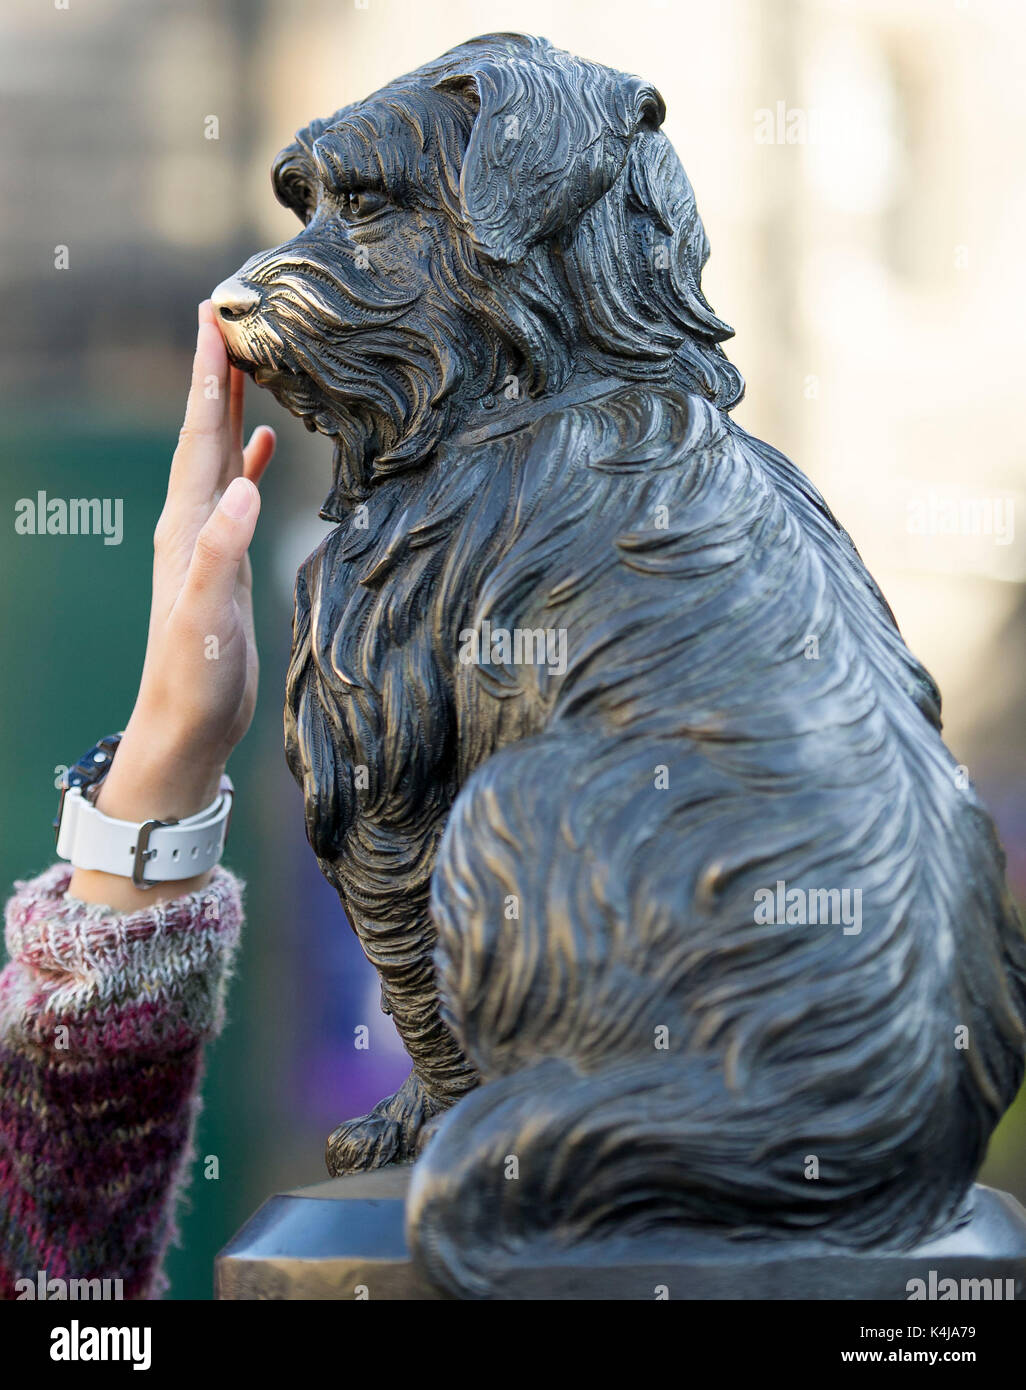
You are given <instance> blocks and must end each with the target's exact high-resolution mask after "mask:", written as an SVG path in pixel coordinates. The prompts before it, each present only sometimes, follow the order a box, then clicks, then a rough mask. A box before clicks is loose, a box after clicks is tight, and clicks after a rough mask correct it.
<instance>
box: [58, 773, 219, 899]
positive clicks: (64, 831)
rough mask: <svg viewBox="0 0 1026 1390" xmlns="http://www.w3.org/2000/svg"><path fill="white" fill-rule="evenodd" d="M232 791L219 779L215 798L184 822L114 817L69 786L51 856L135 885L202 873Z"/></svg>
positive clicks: (214, 854) (213, 859) (213, 857)
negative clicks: (106, 814)
mask: <svg viewBox="0 0 1026 1390" xmlns="http://www.w3.org/2000/svg"><path fill="white" fill-rule="evenodd" d="M232 799H233V789H232V784H231V782H230V780H229V779H228V778H227V777H224V778H222V779H221V789H220V791H219V793H218V796H217V799H216V800H215V801H213V802H212V803H211V804H210V805H209V806H207V807H206V808H205V809H204V810H202V811H199V812H198V813H197V814H196V815H194V816H187V817H186V818H185V819H184V820H180V821H175V822H171V823H168V822H164V821H157V820H149V821H143V823H142V824H141V825H139V824H137V823H135V822H133V821H125V820H115V819H114V818H113V817H112V816H105V815H104V814H103V812H102V811H98V810H97V809H96V807H95V806H94V805H93V804H92V802H91V801H87V800H86V798H85V797H84V796H83V795H82V791H81V788H79V787H72V788H70V789H69V790H68V791H67V792H66V794H65V796H64V804H63V808H62V813H61V825H60V830H59V832H58V835H57V854H58V856H59V857H60V858H61V859H67V860H70V862H71V863H72V864H73V865H74V866H75V868H76V869H100V870H102V871H103V872H104V873H107V874H119V875H121V877H123V878H131V879H132V880H133V881H134V882H135V883H137V884H139V885H140V886H144V885H146V884H151V883H173V882H175V881H176V880H178V879H183V878H193V877H195V875H196V874H202V873H206V871H207V870H208V869H212V868H213V867H214V865H215V864H216V863H217V862H218V861H219V860H220V858H221V854H222V852H223V851H224V842H225V837H226V835H227V833H228V822H229V820H230V819H231V812H232Z"/></svg>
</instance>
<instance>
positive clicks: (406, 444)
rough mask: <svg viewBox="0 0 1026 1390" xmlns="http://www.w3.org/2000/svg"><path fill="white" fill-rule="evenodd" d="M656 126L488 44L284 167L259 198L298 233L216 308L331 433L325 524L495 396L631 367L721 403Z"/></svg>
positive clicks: (618, 80)
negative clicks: (268, 193) (266, 197)
mask: <svg viewBox="0 0 1026 1390" xmlns="http://www.w3.org/2000/svg"><path fill="white" fill-rule="evenodd" d="M663 115H664V107H663V101H662V98H661V97H660V95H659V93H658V92H657V91H656V90H655V88H654V87H652V86H650V85H649V84H648V83H646V82H643V81H641V79H639V78H637V77H629V76H626V75H625V74H623V73H619V72H615V71H613V70H612V69H610V68H606V67H601V66H599V65H598V64H595V63H588V62H584V61H582V60H581V59H578V58H575V57H572V56H571V55H570V54H568V53H564V52H563V51H561V50H560V49H557V48H554V47H553V46H552V45H551V44H549V43H548V42H547V41H546V40H544V39H536V38H527V37H524V36H521V35H515V34H498V35H489V36H487V37H484V38H478V39H474V40H472V41H471V42H469V43H466V44H463V45H462V46H461V47H459V48H456V49H453V50H452V51H451V52H449V53H447V54H445V55H444V56H443V57H442V58H440V59H438V60H437V61H435V62H433V63H428V64H426V65H425V66H424V67H422V68H420V69H418V70H417V71H416V72H414V73H411V74H410V75H409V76H407V77H403V78H400V79H398V80H397V81H395V82H393V83H391V84H390V85H389V86H387V87H385V88H383V89H382V90H381V91H379V92H377V93H375V95H374V96H371V97H369V98H367V100H365V101H361V102H358V103H356V104H355V105H353V106H349V107H346V108H345V109H344V110H342V111H339V112H337V113H336V114H335V115H334V116H331V117H330V118H328V119H327V120H320V121H315V122H313V123H312V124H311V125H310V126H308V127H307V128H306V129H305V130H303V131H301V132H300V133H299V135H298V136H297V137H296V140H295V142H294V143H293V144H291V145H289V146H288V147H287V148H286V149H285V150H283V151H282V153H281V154H280V155H279V156H278V159H277V160H276V162H275V166H274V171H273V179H274V186H275V191H276V193H277V196H278V198H279V199H280V201H281V202H283V203H284V204H285V205H286V206H288V207H289V208H291V209H293V211H295V212H296V213H297V215H298V216H299V218H300V219H301V221H302V223H303V229H302V231H300V232H299V233H298V234H297V235H296V236H295V237H294V238H293V239H292V240H291V241H288V242H285V243H284V244H283V245H281V246H278V247H275V248H274V249H273V250H269V251H265V252H261V253H260V254H258V255H256V256H254V257H252V259H250V260H249V261H247V263H246V264H245V265H244V266H243V267H242V269H241V270H240V271H239V272H238V273H237V274H236V275H234V276H233V277H231V278H230V279H228V280H226V281H224V283H223V284H221V285H219V286H218V288H217V289H216V290H215V291H214V295H213V300H214V305H215V308H216V310H217V311H218V313H219V315H220V319H221V324H222V327H223V331H224V336H225V340H226V342H227V345H228V350H229V353H230V356H231V358H232V360H233V361H234V363H235V364H236V365H237V366H240V367H243V368H245V369H246V370H247V371H250V372H251V373H252V374H253V376H254V377H255V379H256V381H257V382H258V383H259V384H260V385H262V386H267V387H268V388H269V389H270V390H271V391H272V392H273V393H274V395H275V396H276V397H277V398H278V400H280V401H281V402H282V404H283V405H285V406H286V407H287V408H288V409H289V410H290V411H292V413H293V414H295V415H298V416H300V417H302V419H303V420H304V422H305V423H306V425H307V427H308V428H309V429H317V430H320V431H321V432H322V433H324V434H327V435H330V436H332V437H333V439H334V441H335V476H334V486H333V489H332V493H331V494H330V495H329V497H328V499H327V501H326V502H325V505H324V511H323V514H324V515H325V516H326V517H328V518H330V519H336V520H337V519H341V516H342V514H343V513H344V510H345V509H346V507H347V506H351V505H352V504H354V503H356V502H359V501H360V500H362V499H363V498H364V497H366V496H367V494H368V491H369V489H370V488H371V487H372V486H373V485H374V483H375V481H376V480H378V479H380V478H382V477H385V476H388V475H390V474H394V473H396V472H399V471H402V470H407V469H410V468H414V467H416V466H417V465H419V464H421V463H422V462H423V461H424V460H425V459H427V458H428V456H429V455H430V453H431V451H432V450H433V449H434V448H435V447H436V445H437V444H438V443H439V441H440V440H441V439H443V438H444V437H446V435H448V434H451V433H452V432H453V431H456V430H459V429H461V428H463V427H465V426H467V425H468V424H473V423H474V421H475V418H476V416H477V412H479V411H482V410H484V411H489V410H491V409H492V408H493V407H494V405H495V403H496V400H497V399H498V401H499V402H500V403H501V406H502V408H503V409H506V408H508V403H510V402H513V403H514V404H513V406H512V407H510V408H513V409H515V403H516V402H517V401H520V400H523V399H525V398H526V397H530V396H535V397H537V396H545V395H550V394H555V393H558V392H560V391H562V390H564V389H565V388H566V387H567V386H568V385H569V384H570V382H571V381H575V382H576V381H581V382H587V381H588V380H589V379H594V380H596V381H600V380H602V379H604V378H614V379H631V378H637V377H638V376H640V375H642V374H643V375H644V377H645V378H646V379H647V380H649V381H652V380H653V379H660V378H665V379H667V380H668V381H671V382H674V383H675V384H679V385H683V386H685V387H686V388H687V389H689V390H692V391H699V392H700V393H701V394H703V395H705V396H706V397H708V398H709V399H710V400H712V401H714V402H715V403H716V404H717V405H719V406H720V407H722V408H728V407H729V406H731V405H733V404H734V403H735V402H736V401H737V400H738V399H739V398H740V395H741V392H742V389H743V385H742V382H741V378H740V375H739V374H738V373H737V371H736V370H735V369H734V368H733V367H732V366H731V365H730V364H729V363H728V362H727V360H726V358H725V357H724V356H723V353H722V351H721V350H720V348H719V347H718V344H719V343H720V342H721V341H722V340H723V339H724V338H727V337H729V336H730V333H731V330H730V329H729V328H728V327H727V325H726V324H724V323H722V322H721V321H720V320H719V319H718V318H717V317H716V316H715V315H714V314H713V313H712V310H711V309H710V308H709V305H708V304H707V303H706V301H705V299H704V297H703V295H702V291H701V285H700V277H701V271H702V266H703V265H704V263H705V260H706V258H707V256H708V243H707V241H706V238H705V232H704V230H703V228H702V224H701V221H700V220H699V217H698V213H697V210H696V208H695V201H694V195H693V194H692V191H691V187H690V184H689V183H688V180H687V177H686V175H685V173H684V170H683V169H682V168H681V165H680V163H679V161H678V159H677V157H676V155H675V153H674V151H673V148H672V146H671V145H670V143H669V142H668V140H667V139H666V137H665V136H664V135H663V134H662V133H661V132H660V130H659V126H660V124H661V122H662V119H663ZM485 418H487V417H485V416H480V419H481V420H484V419H485Z"/></svg>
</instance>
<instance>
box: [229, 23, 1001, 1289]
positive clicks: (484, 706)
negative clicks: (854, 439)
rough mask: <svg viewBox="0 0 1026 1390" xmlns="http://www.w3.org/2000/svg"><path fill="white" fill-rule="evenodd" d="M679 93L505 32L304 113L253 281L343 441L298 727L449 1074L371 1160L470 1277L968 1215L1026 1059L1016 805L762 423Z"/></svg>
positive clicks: (299, 653)
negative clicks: (754, 424)
mask: <svg viewBox="0 0 1026 1390" xmlns="http://www.w3.org/2000/svg"><path fill="white" fill-rule="evenodd" d="M663 114H664V112H663V103H662V99H661V98H660V96H659V94H658V92H656V90H655V89H654V88H653V87H652V86H650V85H649V84H647V83H645V82H643V81H641V80H640V79H638V78H635V77H628V76H625V75H624V74H622V73H618V72H614V71H611V70H610V69H608V68H605V67H600V66H598V65H596V64H592V63H587V62H583V61H581V60H579V59H577V58H574V57H571V56H570V55H568V54H566V53H563V52H561V51H560V50H558V49H555V48H553V47H552V46H551V45H550V44H548V43H547V42H545V41H543V40H540V39H533V38H524V37H521V36H517V35H505V34H504V35H491V36H488V37H485V38H480V39H476V40H474V41H472V42H470V43H467V44H465V45H463V46H462V47H460V48H458V49H455V50H453V51H452V52H450V53H448V54H446V55H445V56H444V57H442V58H440V59H438V60H437V61H436V62H433V63H429V64H427V65H426V66H425V67H423V68H421V69H419V70H418V71H417V72H415V73H412V74H410V75H409V76H407V77H403V78H401V79H399V80H398V81H396V82H394V83H392V84H390V85H389V86H388V87H386V88H384V89H383V90H382V91H380V92H378V93H376V94H375V95H374V96H371V97H369V98H368V99H367V100H366V101H362V102H359V103H357V104H355V105H353V106H350V107H348V108H346V109H345V110H343V111H340V112H338V113H336V114H335V115H334V116H332V117H330V118H329V119H327V120H322V121H316V122H314V123H313V124H312V125H310V126H309V127H308V128H307V129H306V130H304V131H303V132H301V133H300V135H299V136H298V137H297V139H296V141H295V143H294V144H292V145H290V146H289V147H288V148H287V149H286V150H285V151H284V152H283V153H282V154H281V155H280V156H279V158H278V161H277V163H276V165H275V169H274V183H275V188H276V191H277V194H278V197H279V198H280V199H281V201H283V202H284V203H285V204H287V205H288V206H289V207H290V208H293V209H294V210H295V211H296V212H297V213H298V215H299V217H300V219H301V220H302V222H303V229H302V230H301V231H300V232H299V233H298V234H297V235H296V236H295V238H294V239H293V240H291V241H289V242H286V243H285V244H284V245H282V246H279V247H277V248H275V249H273V250H270V251H267V252H264V253H261V254H259V255H257V256H254V257H253V258H252V259H251V260H250V261H249V262H248V263H247V264H246V265H245V266H244V267H243V268H242V269H241V271H239V273H238V275H237V276H236V277H233V279H231V280H229V281H226V282H225V284H224V285H222V286H220V287H219V288H218V290H217V291H216V292H215V304H216V305H217V307H218V309H219V311H220V314H221V317H222V322H223V325H224V332H225V336H226V340H227V342H228V345H229V350H230V353H231V355H232V358H233V360H234V361H235V362H236V364H237V365H240V366H242V367H245V368H246V369H247V370H249V371H251V372H252V373H253V375H254V376H255V378H256V380H257V381H258V382H259V383H260V384H262V385H265V386H267V387H268V388H269V389H270V390H271V391H272V392H273V393H274V394H275V396H276V397H277V398H278V399H279V400H280V401H281V402H282V403H283V404H284V405H286V406H287V407H288V408H289V410H291V411H292V412H293V413H295V414H297V415H301V416H302V417H303V418H304V420H305V421H306V423H307V425H308V426H309V427H310V428H311V429H317V430H319V431H320V432H322V433H324V434H327V435H329V436H330V437H331V438H332V440H333V443H334V480H333V485H332V488H331V492H330V495H329V497H328V499H327V501H326V502H325V505H324V515H325V516H326V517H329V518H331V519H332V520H335V521H337V522H338V525H337V527H336V528H335V529H334V530H333V531H332V532H331V533H330V535H329V536H328V537H327V538H326V540H325V541H324V543H323V544H322V545H321V546H320V547H319V548H318V550H317V551H316V552H315V553H314V554H313V555H312V556H311V557H310V558H309V560H307V561H306V563H305V564H304V566H303V568H302V570H301V573H300V575H299V578H298V582H297V589H296V616H295V629H294V648H293V657H292V664H291V670H290V674H289V680H288V697H287V709H286V728H287V750H288V757H289V762H290V765H291V767H292V769H293V771H294V773H295V775H296V776H297V778H298V779H299V780H300V782H301V783H302V786H303V790H304V795H305V804H306V819H307V830H308V834H309V837H310V841H311V843H312V845H313V847H314V850H315V851H316V853H317V856H318V858H319V860H320V863H321V866H322V868H323V870H324V872H325V873H326V874H327V876H328V878H329V879H330V880H331V882H332V883H333V884H334V885H335V886H336V888H337V889H338V891H339V894H340V895H341V898H342V901H343V904H344V906H345V908H346V911H347V913H348V915H349V918H350V920H351V922H352V924H353V926H354V927H355V929H356V931H357V933H358V935H359V938H360V941H361V943H362V945H363V948H364V950H365V951H366V954H367V956H368V957H369V958H370V960H371V961H372V962H373V964H374V965H375V967H376V968H377V971H378V973H379V974H380V977H381V984H382V998H383V1005H384V1007H385V1008H386V1009H388V1010H390V1011H391V1013H392V1014H393V1016H394V1018H395V1022H396V1025H397V1027H398V1030H399V1033H400V1035H401V1036H402V1039H403V1041H404V1043H405V1045H406V1047H407V1049H408V1050H409V1053H410V1056H411V1058H412V1061H413V1071H412V1073H411V1076H410V1078H409V1080H408V1081H407V1082H406V1084H405V1085H404V1086H403V1087H402V1089H401V1090H400V1091H399V1092H398V1093H397V1094H396V1095H395V1096H392V1097H391V1098H389V1099H388V1100H386V1101H383V1102H382V1103H381V1104H380V1105H379V1106H378V1107H376V1109H375V1110H374V1111H373V1112H372V1113H371V1114H370V1115H368V1116H365V1117H363V1118H362V1119H358V1120H353V1121H350V1122H349V1123H347V1124H344V1125H342V1126H341V1127H340V1128H339V1129H338V1130H336V1131H335V1133H334V1134H333V1135H332V1137H331V1139H330V1140H329V1146H328V1155H329V1166H330V1168H331V1170H332V1171H333V1172H336V1173H345V1172H350V1171H353V1170H357V1169H362V1168H369V1167H376V1166H380V1165H382V1164H385V1163H389V1162H393V1161H397V1160H398V1161H402V1160H408V1159H411V1158H414V1157H417V1156H418V1155H419V1157H417V1163H416V1167H415V1169H414V1176H413V1184H412V1189H411V1196H410V1203H409V1209H408V1211H409V1217H408V1219H409V1223H410V1234H411V1239H412V1241H413V1244H414V1248H415V1250H416V1251H417V1253H418V1255H419V1257H420V1258H421V1259H422V1260H423V1261H424V1263H425V1265H426V1267H427V1269H428V1271H429V1273H430V1274H431V1276H432V1278H434V1279H435V1280H436V1281H437V1282H438V1283H439V1284H440V1285H442V1286H443V1287H444V1288H446V1289H448V1290H449V1291H451V1292H457V1293H461V1294H463V1295H465V1296H474V1295H478V1296H480V1295H487V1293H488V1292H489V1290H490V1288H491V1287H492V1281H493V1278H494V1275H495V1271H496V1270H497V1269H502V1268H509V1267H512V1266H515V1265H516V1264H517V1262H518V1261H522V1260H526V1259H528V1258H529V1257H530V1255H531V1252H532V1251H537V1250H538V1249H544V1248H548V1249H552V1250H555V1249H566V1248H568V1247H571V1246H582V1245H588V1244H590V1243H592V1242H594V1243H595V1244H596V1246H597V1245H598V1243H600V1242H602V1241H603V1240H604V1239H605V1238H606V1237H610V1236H616V1237H623V1236H633V1237H636V1238H638V1239H644V1238H646V1237H647V1236H648V1235H650V1234H651V1233H653V1232H664V1233H665V1231H666V1230H667V1229H676V1228H686V1227H690V1226H702V1227H705V1228H719V1229H721V1230H728V1231H735V1232H736V1231H739V1230H743V1231H745V1232H758V1233H762V1234H764V1235H767V1236H771V1237H772V1236H774V1235H776V1236H781V1237H783V1236H793V1235H794V1233H796V1232H801V1231H810V1230H811V1231H815V1232H816V1233H817V1235H818V1236H819V1237H820V1238H821V1239H823V1240H826V1241H832V1242H835V1243H838V1244H842V1245H848V1246H852V1247H866V1246H872V1245H885V1246H891V1247H894V1246H903V1245H907V1244H909V1243H911V1242H914V1241H916V1240H919V1239H922V1238H924V1237H928V1236H930V1235H931V1234H934V1233H937V1232H939V1231H942V1230H944V1229H946V1228H948V1227H950V1226H951V1225H952V1224H953V1223H955V1222H956V1221H957V1220H958V1219H959V1218H960V1216H961V1215H962V1214H963V1213H964V1210H965V1203H966V1198H967V1193H968V1191H969V1188H970V1184H971V1182H972V1179H973V1177H974V1175H975V1173H976V1171H977V1168H978V1166H979V1164H980V1162H981V1160H982V1157H983V1154H984V1151H985V1148H986V1144H987V1140H988V1138H989V1135H990V1133H991V1131H992V1129H993V1127H994V1125H995V1124H996V1122H997V1120H998V1118H999V1117H1000V1115H1001V1114H1002V1112H1003V1111H1004V1109H1005V1108H1006V1107H1007V1105H1008V1104H1009V1103H1010V1101H1011V1100H1012V1098H1013V1097H1014V1095H1015V1093H1016V1090H1017V1088H1018V1086H1019V1083H1020V1080H1021V1078H1022V1072H1023V1047H1024V1013H1026V950H1024V943H1023V937H1022V934H1021V930H1020V927H1019V924H1018V921H1017V918H1016V915H1015V912H1014V909H1013V907H1012V904H1011V901H1010V898H1009V895H1008V892H1007V889H1006V886H1005V882H1004V864H1003V856H1002V853H1001V850H1000V848H999V846H998V844H997V841H996V838H995V835H994V831H993V828H992V825H991V822H990V820H989V818H988V816H987V814H986V813H985V811H984V810H983V809H982V807H981V806H980V804H979V802H978V800H977V799H976V797H975V794H974V793H973V791H972V790H971V788H968V787H964V786H962V785H960V778H959V777H958V775H957V770H956V767H955V764H954V760H953V759H952V758H951V756H950V754H949V753H948V752H947V750H946V749H945V747H944V744H943V743H942V741H941V737H940V732H939V730H940V715H939V696H938V693H937V690H936V688H935V686H934V684H933V682H932V681H931V679H930V677H929V676H928V675H927V673H926V672H925V671H924V670H923V668H922V667H921V666H920V665H919V664H918V663H917V662H916V660H915V659H914V658H913V657H912V655H911V654H910V653H909V652H908V650H907V649H906V647H905V646H904V644H903V642H902V640H901V637H900V636H899V634H898V631H897V628H896V626H895V623H894V619H893V616H892V614H891V612H890V610H889V608H888V607H887V604H886V603H885V601H884V599H883V597H882V596H881V594H880V592H879V590H878V589H877V587H876V585H875V584H874V582H873V580H872V578H871V577H870V575H869V574H868V573H867V571H866V570H865V568H864V567H863V565H862V562H861V560H860V559H859V556H858V554H857V553H856V551H855V549H854V547H853V546H852V543H851V541H850V540H849V538H848V536H847V535H846V534H845V532H844V531H843V530H842V529H841V527H840V526H839V525H838V523H837V522H836V521H835V519H834V517H833V516H832V515H831V513H830V511H829V510H828V508H827V506H826V505H825V503H824V502H823V500H822V499H821V497H820V496H819V494H818V493H817V492H816V490H815V489H814V488H813V487H812V486H811V484H810V483H809V482H808V481H807V480H806V478H805V477H804V476H803V475H802V474H801V473H800V472H799V471H798V469H797V468H795V467H794V465H793V464H791V463H790V462H788V460H787V459H785V458H784V457H782V456H781V455H780V454H779V453H777V452H776V451H775V450H773V449H771V448H770V447H769V446H767V445H765V444H763V443H760V442H759V441H757V440H755V439H752V438H751V437H749V436H748V435H747V434H746V433H745V432H744V431H743V430H742V429H740V428H739V427H738V426H737V425H736V424H735V423H734V422H733V421H732V419H731V418H730V415H729V411H730V409H731V407H732V406H733V405H735V404H736V402H737V401H738V400H739V399H740V396H741V393H742V389H743V384H742V381H741V378H740V376H739V374H738V372H737V371H736V370H735V369H734V368H733V367H732V366H731V365H730V363H729V362H728V361H727V359H726V358H725V356H724V355H723V352H722V350H721V347H720V344H721V342H722V341H723V340H724V339H726V338H727V337H729V336H730V332H731V330H730V329H729V328H728V327H727V326H726V325H725V324H724V323H722V322H721V321H720V320H719V319H718V318H717V317H716V316H715V314H713V312H712V310H711V309H710V307H709V305H708V304H707V303H706V301H705V299H704V297H703V295H702V291H701V287H700V276H701V271H702V267H703V265H704V263H705V260H706V258H707V255H708V245H707V242H706V238H705V233H704V231H703V228H702V224H701V221H700V220H699V217H698V213H697V211H696V207H695V201H694V196H693V194H692V190H691V187H690V185H689V183H688V180H687V178H686V176H685V174H684V171H683V169H682V168H681V165H680V163H679V161H678V159H677V156H676V154H675V153H674V151H673V149H672V147H671V145H670V144H669V142H668V141H667V139H666V138H665V136H664V135H663V134H662V133H661V132H660V124H661V122H662V119H663ZM856 902H857V903H858V912H857V914H856V912H855V910H854V906H853V905H854V904H855V903H856ZM845 904H846V905H847V906H844V905H845ZM839 908H840V910H838V909H839ZM455 1102H458V1103H456V1104H454V1103H455ZM450 1107H452V1108H451V1109H450ZM813 1160H814V1163H813Z"/></svg>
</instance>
